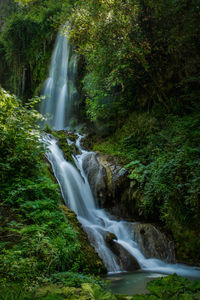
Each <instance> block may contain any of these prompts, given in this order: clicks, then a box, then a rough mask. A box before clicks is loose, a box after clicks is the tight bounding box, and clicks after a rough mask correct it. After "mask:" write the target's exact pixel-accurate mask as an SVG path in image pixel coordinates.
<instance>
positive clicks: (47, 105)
mask: <svg viewBox="0 0 200 300" xmlns="http://www.w3.org/2000/svg"><path fill="white" fill-rule="evenodd" d="M69 31H70V27H69V23H68V22H67V23H66V24H65V25H64V26H63V27H62V29H61V30H60V31H59V32H58V35H57V38H56V43H55V47H54V51H53V55H52V58H51V64H50V69H49V75H48V78H47V79H46V81H45V83H44V86H43V90H42V95H43V96H45V100H43V101H42V104H41V109H40V111H41V113H42V114H43V115H47V116H49V118H48V121H47V123H48V124H49V125H50V127H52V128H54V129H56V130H62V129H64V128H65V127H66V126H68V125H69V124H70V120H71V118H72V107H73V103H74V100H75V99H76V96H77V90H76V88H75V85H74V79H75V76H76V69H77V68H76V65H77V64H76V61H77V60H76V55H75V54H73V53H72V51H71V47H70V44H69Z"/></svg>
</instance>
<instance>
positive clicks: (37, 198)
mask: <svg viewBox="0 0 200 300" xmlns="http://www.w3.org/2000/svg"><path fill="white" fill-rule="evenodd" d="M37 101H38V99H36V98H34V99H32V100H31V101H30V102H29V103H28V104H27V105H26V107H23V106H22V103H21V102H20V100H18V99H17V98H16V97H15V96H10V95H9V94H7V93H6V92H5V91H4V90H3V89H0V174H1V175H0V179H1V181H0V199H1V203H0V211H1V215H0V236H1V242H0V252H1V263H0V274H1V276H0V286H1V289H2V288H3V287H4V286H8V285H9V283H13V282H15V284H17V283H20V285H21V286H22V287H23V286H25V287H29V288H30V286H34V285H36V286H37V284H38V283H40V284H41V283H42V282H43V283H45V282H54V281H56V282H59V280H64V278H65V279H66V281H67V280H69V278H71V282H73V276H75V275H76V274H75V273H76V272H83V273H85V274H88V273H90V274H92V273H93V274H98V273H101V272H102V271H103V270H104V269H103V268H102V264H101V262H99V260H98V258H97V257H96V256H93V254H92V252H93V250H92V249H90V248H88V241H87V239H86V240H85V241H83V239H84V238H82V239H81V238H80V239H79V235H80V233H79V231H80V229H79V227H78V224H77V220H76V217H75V215H71V213H70V212H68V211H66V210H64V209H62V207H61V201H60V194H59V189H58V186H57V184H55V183H54V180H53V179H52V177H51V175H50V173H49V171H48V164H47V163H45V160H44V151H45V147H44V145H43V144H41V141H40V139H41V138H42V137H41V134H40V132H39V127H38V125H37V123H38V120H39V119H40V118H41V116H40V114H39V113H38V112H37V111H35V110H34V109H33V106H34V105H35V104H36V102H37ZM68 216H69V220H68ZM73 220H74V221H73ZM73 224H75V226H74V227H73ZM82 234H83V233H82ZM80 241H81V242H80ZM81 243H82V244H81ZM84 243H85V244H86V246H84V245H83V244H84ZM84 251H85V252H84ZM88 252H90V254H89V253H88ZM88 255H89V257H88ZM92 259H93V260H92ZM69 271H70V272H71V273H69V275H67V273H66V272H69ZM63 272H65V273H63ZM73 274H75V275H73ZM80 276H81V275H78V274H77V275H76V276H75V277H74V278H75V279H74V282H76V281H77V280H80V278H83V281H84V276H83V275H82V277H80ZM79 277H80V278H79ZM59 278H60V279H59ZM86 279H87V281H88V280H89V279H88V278H87V276H86ZM90 280H91V279H90Z"/></svg>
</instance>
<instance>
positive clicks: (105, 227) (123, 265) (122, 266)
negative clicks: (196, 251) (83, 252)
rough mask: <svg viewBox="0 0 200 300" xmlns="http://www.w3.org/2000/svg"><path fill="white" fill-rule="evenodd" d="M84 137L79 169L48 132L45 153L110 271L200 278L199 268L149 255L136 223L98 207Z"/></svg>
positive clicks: (77, 158) (66, 198) (68, 201)
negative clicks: (136, 231)
mask: <svg viewBox="0 0 200 300" xmlns="http://www.w3.org/2000/svg"><path fill="white" fill-rule="evenodd" d="M81 138H82V136H80V135H79V138H78V139H77V141H76V146H77V147H78V148H79V153H80V154H78V155H76V156H74V163H75V165H76V168H75V167H74V166H73V165H72V164H71V163H69V162H67V161H66V160H65V158H64V156H63V153H62V151H61V150H60V148H59V147H58V145H57V140H56V139H55V138H53V137H52V136H51V135H46V137H45V138H44V140H45V143H46V144H47V147H48V151H47V153H46V156H47V158H48V160H49V162H50V163H51V166H52V168H53V171H54V174H55V177H56V179H57V181H58V183H59V185H60V189H61V192H62V196H63V199H64V201H65V204H66V205H67V206H68V207H69V208H70V209H71V210H73V211H74V212H75V213H76V215H77V218H78V220H79V221H80V223H81V224H82V226H83V228H84V230H85V231H86V232H87V234H88V237H89V240H90V242H91V244H92V245H93V246H94V248H95V249H96V251H97V252H98V254H99V256H100V257H101V259H102V260H103V262H104V264H105V266H106V268H107V270H108V272H110V273H117V272H124V271H131V270H136V269H142V270H144V271H149V272H150V271H151V272H157V273H162V274H173V273H177V274H178V275H182V276H186V277H193V278H199V277H200V268H197V267H190V266H186V265H182V264H172V263H166V262H164V261H162V260H159V259H155V258H146V257H145V256H144V254H143V253H142V251H141V247H139V244H138V243H137V242H136V240H137V239H136V236H137V235H135V234H134V231H133V228H134V223H130V222H127V221H116V220H113V219H112V217H110V216H109V215H108V214H107V213H106V211H105V210H104V209H100V208H98V207H97V205H96V203H95V201H94V197H93V194H92V191H91V188H90V185H89V183H88V179H87V176H86V174H85V172H84V169H83V162H84V159H85V157H86V156H88V154H89V153H91V152H88V151H85V150H83V149H82V147H81V146H80V141H81ZM66 142H67V141H66Z"/></svg>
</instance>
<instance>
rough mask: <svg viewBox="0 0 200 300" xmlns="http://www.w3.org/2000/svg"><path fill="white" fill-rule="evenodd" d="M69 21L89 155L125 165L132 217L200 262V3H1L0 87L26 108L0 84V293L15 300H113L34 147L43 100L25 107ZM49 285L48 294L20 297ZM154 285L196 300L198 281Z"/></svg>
mask: <svg viewBox="0 0 200 300" xmlns="http://www.w3.org/2000/svg"><path fill="white" fill-rule="evenodd" d="M69 18H70V21H71V26H72V30H71V42H72V43H74V44H75V45H76V51H77V53H78V54H79V78H78V81H79V90H80V91H81V93H80V94H81V100H82V103H81V106H80V118H81V120H83V119H85V122H86V123H89V126H88V127H89V128H90V131H91V128H94V129H93V130H92V134H93V135H96V136H97V137H96V138H95V139H94V142H93V149H94V150H98V151H102V152H105V153H108V154H110V155H113V156H117V157H118V158H119V160H120V161H121V162H122V164H123V166H124V168H126V169H128V172H129V175H128V176H129V179H130V181H131V182H130V186H131V188H132V191H133V194H134V195H137V197H133V199H132V202H131V203H129V205H130V207H135V208H136V211H137V213H136V214H137V217H139V218H140V219H141V220H146V221H151V222H159V224H160V225H161V226H163V228H164V229H165V230H166V231H167V232H169V233H170V234H171V235H173V238H174V240H175V242H176V247H177V255H178V258H179V260H181V261H185V262H189V263H195V264H199V261H200V254H199V247H200V232H199V228H200V223H199V220H200V148H199V141H200V122H199V119H200V110H199V97H200V84H199V82H200V73H199V70H200V55H199V47H200V23H199V19H200V0H190V1H188V0H95V1H94V0H85V1H81V0H76V1H72V0H64V1H63V0H57V1H54V0H43V1H39V0H23V1H17V0H16V1H13V0H2V1H1V3H0V84H1V85H2V86H3V87H4V88H5V89H7V90H9V91H10V92H12V93H15V94H16V95H17V96H20V97H21V98H22V99H23V104H24V105H22V102H21V101H20V100H19V99H18V98H16V97H15V96H11V95H9V94H8V93H7V92H5V90H3V89H0V179H1V181H0V199H1V203H0V212H1V214H0V235H1V239H0V252H1V263H0V274H1V276H0V284H1V291H0V297H1V295H4V294H6V293H8V294H9V293H10V294H9V295H10V296H8V299H9V297H10V299H12V298H13V297H14V296H16V295H19V297H18V298H20V297H21V298H22V299H23V297H26V299H28V297H29V298H30V299H34V297H38V298H41V299H45V297H46V296H47V298H48V294H49V297H56V298H55V299H63V297H62V295H63V294H64V293H66V295H67V296H66V295H65V296H66V297H68V299H70V298H69V297H71V296H70V295H71V294H73V295H74V294H76V295H77V297H79V298H77V299H80V297H82V299H84V297H90V298H91V299H115V296H112V295H111V294H110V293H107V292H104V291H102V289H101V288H100V287H99V286H96V285H95V284H96V283H95V282H96V281H95V280H94V279H93V278H91V277H90V276H88V274H94V273H96V274H97V273H98V274H100V273H101V272H102V271H103V268H102V266H101V265H100V264H98V263H97V265H96V264H95V265H93V266H92V263H91V262H89V258H88V256H87V255H86V254H85V253H86V252H88V251H89V250H88V248H87V247H85V248H84V247H83V245H82V244H83V243H84V241H83V240H84V238H83V236H82V233H80V232H79V228H78V225H77V223H76V219H75V217H74V216H73V215H72V214H71V213H70V212H67V210H65V209H63V208H62V207H61V206H60V204H61V202H60V195H59V191H58V186H57V185H56V184H55V182H54V180H53V179H52V177H51V175H50V173H49V171H48V164H47V162H46V163H45V161H44V151H45V149H44V146H42V145H41V143H40V141H39V139H40V137H41V133H40V131H39V128H38V126H37V122H38V120H39V119H40V118H41V116H40V115H39V114H38V113H37V112H36V111H35V110H34V109H33V108H34V107H36V106H38V99H37V98H34V99H32V100H30V101H29V100H27V99H28V98H31V97H33V95H37V94H38V93H39V92H40V90H41V86H42V83H43V82H44V80H45V77H46V74H47V72H48V63H49V61H50V57H51V53H52V48H53V44H54V41H55V37H56V33H57V30H58V28H59V26H60V24H63V23H65V22H66V20H68V19H69ZM91 124H92V126H91ZM64 141H65V136H64V135H63V134H62V133H61V135H60V144H61V146H62V145H63V143H64ZM65 150H67V151H66V153H65V155H66V157H68V158H69V159H70V155H69V151H68V150H70V149H67V148H66V147H65ZM133 218H134V216H133ZM80 235H81V236H82V237H80ZM84 249H85V250H84ZM84 251H85V253H84ZM80 272H81V273H80ZM13 282H15V284H16V289H15V287H14V286H13ZM85 282H87V283H88V282H90V284H89V285H87V284H86V285H84V284H85ZM172 282H173V284H172ZM42 283H48V284H49V283H51V284H52V289H51V288H49V290H41V291H39V292H38V295H36V294H30V295H29V294H27V295H25V296H23V295H22V294H23V293H24V291H23V290H24V286H25V287H28V288H29V289H31V288H33V287H37V286H38V285H39V284H42ZM19 284H20V285H21V286H22V289H21V288H19ZM154 284H155V288H154ZM154 284H150V285H149V287H150V292H151V294H150V295H149V296H146V298H147V299H194V297H196V298H197V299H198V297H199V286H198V284H196V285H195V284H193V285H192V284H191V283H189V282H187V281H184V280H181V279H180V278H175V277H172V278H169V279H162V280H161V281H155V283H154ZM163 284H164V286H165V287H166V290H165V292H166V293H165V294H164V295H161V294H160V293H161V290H160V289H159V286H160V287H161V289H162V290H163ZM57 285H58V286H57ZM60 285H62V288H61V290H59V289H60ZM66 285H67V286H70V287H71V286H72V287H74V290H73V291H72V290H65V291H64V290H63V286H66ZM175 285H176V286H175ZM81 286H82V289H81V290H80V287H81ZM179 288H180V289H179ZM47 289H48V288H47ZM77 289H79V290H77ZM13 293H14V295H13ZM70 293H71V294H70ZM81 293H83V294H81ZM51 294H53V296H52V295H51ZM55 294H56V296H55ZM192 294H195V296H194V297H193V296H192ZM95 297H96V298H95ZM141 297H143V299H145V298H144V297H145V296H141ZM141 297H140V296H139V297H138V299H141ZM163 297H164V298H163ZM172 297H173V298H172ZM181 297H182V298H181ZM90 298H89V299H90ZM48 299H50V298H48ZM51 299H53V298H51ZM86 299H87V298H86ZM119 299H120V298H119ZM122 299H123V298H122ZM133 299H137V298H136V297H135V298H134V297H133Z"/></svg>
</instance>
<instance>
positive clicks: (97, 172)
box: [82, 152, 108, 207]
mask: <svg viewBox="0 0 200 300" xmlns="http://www.w3.org/2000/svg"><path fill="white" fill-rule="evenodd" d="M97 157H98V154H97V153H95V152H88V153H86V154H85V156H84V157H83V164H82V166H83V169H84V171H85V174H86V176H87V178H88V181H89V184H90V187H91V190H92V193H93V196H94V198H95V201H96V203H97V205H98V206H99V207H104V203H105V200H106V198H107V191H108V188H107V173H106V170H105V168H104V167H103V166H102V165H101V164H99V161H98V159H97Z"/></svg>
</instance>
